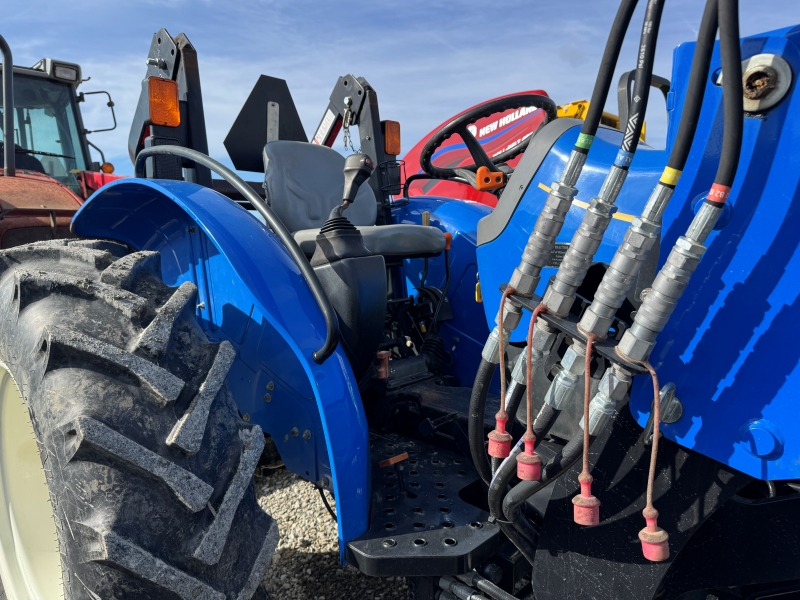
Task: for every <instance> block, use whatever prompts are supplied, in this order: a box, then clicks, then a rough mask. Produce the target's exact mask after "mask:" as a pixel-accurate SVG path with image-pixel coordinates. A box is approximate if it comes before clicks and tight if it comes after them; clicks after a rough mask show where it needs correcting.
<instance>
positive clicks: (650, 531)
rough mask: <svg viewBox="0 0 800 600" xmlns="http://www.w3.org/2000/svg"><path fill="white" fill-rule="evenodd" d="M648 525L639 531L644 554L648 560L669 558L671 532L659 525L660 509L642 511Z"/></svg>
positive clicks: (657, 560)
mask: <svg viewBox="0 0 800 600" xmlns="http://www.w3.org/2000/svg"><path fill="white" fill-rule="evenodd" d="M642 514H643V515H644V520H645V522H646V523H647V526H646V527H645V528H644V529H642V530H641V531H640V532H639V540H640V541H641V542H642V554H644V557H645V558H646V559H647V560H650V561H653V562H662V561H665V560H667V559H668V558H669V534H668V533H667V532H666V531H664V530H663V529H661V527H659V526H658V511H657V510H655V509H653V510H652V512H650V511H648V510H647V509H644V511H642Z"/></svg>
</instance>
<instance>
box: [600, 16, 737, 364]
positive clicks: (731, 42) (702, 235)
mask: <svg viewBox="0 0 800 600" xmlns="http://www.w3.org/2000/svg"><path fill="white" fill-rule="evenodd" d="M717 8H718V16H719V30H720V36H719V37H720V53H721V55H722V73H723V79H722V98H723V111H724V115H723V117H724V118H723V126H724V130H723V134H722V150H721V152H720V162H719V166H718V168H717V175H716V177H715V179H714V184H713V185H712V186H711V191H710V192H709V193H708V195H707V196H706V199H705V201H704V202H703V204H702V205H701V206H700V209H699V210H698V211H697V214H695V216H694V218H693V219H692V222H691V224H690V225H689V228H688V229H687V231H686V233H685V235H683V236H681V237H680V238H678V240H677V241H676V242H675V245H674V246H673V247H672V250H671V251H670V253H669V256H668V257H667V260H666V263H665V264H664V266H663V267H662V268H661V270H660V271H659V273H658V275H657V276H656V279H655V281H653V285H652V287H651V289H650V291H649V292H648V294H647V296H646V297H645V299H644V301H643V302H642V305H641V306H640V307H639V310H638V311H637V312H636V317H635V318H634V320H633V325H631V327H630V329H628V330H627V331H625V334H624V335H623V336H622V339H621V340H620V343H619V345H618V346H617V352H618V353H619V354H621V355H622V356H624V357H627V358H629V359H631V360H633V361H637V362H640V361H644V360H645V359H646V358H647V357H648V356H650V352H651V351H652V349H653V347H654V346H655V344H656V338H657V337H658V334H659V333H661V331H662V330H663V329H664V327H666V325H667V322H668V321H669V319H670V317H671V316H672V313H673V311H674V310H675V308H676V307H677V305H678V301H679V300H680V299H681V297H682V296H683V293H684V291H685V290H686V288H687V286H688V284H689V280H690V279H691V277H692V274H693V273H694V271H695V269H697V266H698V265H699V263H700V260H701V259H702V257H703V254H705V251H706V247H705V245H704V244H705V241H706V239H707V238H708V236H709V234H710V233H711V231H712V230H713V229H714V226H715V225H716V223H717V219H718V218H719V215H720V214H721V213H722V209H723V207H724V205H725V202H726V201H727V199H728V195H729V194H730V190H731V185H732V184H733V181H734V178H735V177H736V170H737V167H738V162H739V155H740V153H741V146H742V134H743V129H744V125H743V121H744V98H743V93H742V92H743V90H742V77H741V70H742V68H741V50H740V47H739V17H738V8H739V5H738V1H737V0H724V1H723V2H719V4H718V7H717ZM595 297H596V296H595Z"/></svg>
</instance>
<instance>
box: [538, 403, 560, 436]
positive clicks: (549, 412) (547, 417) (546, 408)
mask: <svg viewBox="0 0 800 600" xmlns="http://www.w3.org/2000/svg"><path fill="white" fill-rule="evenodd" d="M560 414H561V411H560V410H557V409H555V408H553V407H552V406H550V405H549V404H547V403H545V404H542V408H540V409H539V414H537V415H536V420H535V421H534V422H533V434H534V435H535V436H536V446H538V445H539V444H540V443H541V441H542V440H543V439H544V438H545V437H546V436H547V434H548V433H550V428H551V427H553V425H554V424H555V422H556V419H558V415H560Z"/></svg>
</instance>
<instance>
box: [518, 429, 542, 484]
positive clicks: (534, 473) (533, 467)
mask: <svg viewBox="0 0 800 600" xmlns="http://www.w3.org/2000/svg"><path fill="white" fill-rule="evenodd" d="M524 441H525V449H524V450H523V451H522V452H520V453H519V454H518V455H517V477H519V478H520V479H521V480H522V481H539V480H540V479H541V478H542V459H541V457H540V456H539V455H538V454H536V451H535V450H534V449H533V447H534V444H535V443H536V440H535V439H525V440H524Z"/></svg>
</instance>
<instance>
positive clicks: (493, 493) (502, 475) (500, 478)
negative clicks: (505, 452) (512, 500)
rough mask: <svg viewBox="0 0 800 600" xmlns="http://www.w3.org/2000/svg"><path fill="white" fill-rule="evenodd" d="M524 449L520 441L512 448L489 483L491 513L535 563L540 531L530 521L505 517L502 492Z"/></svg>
mask: <svg viewBox="0 0 800 600" xmlns="http://www.w3.org/2000/svg"><path fill="white" fill-rule="evenodd" d="M521 450H522V444H521V443H518V444H517V445H516V446H515V447H514V448H513V449H512V450H511V454H510V455H509V456H508V458H507V459H505V460H504V461H503V462H502V464H501V466H500V468H499V469H498V471H497V473H496V474H495V476H494V477H493V478H492V481H491V483H490V485H489V514H490V515H491V516H492V517H494V519H495V522H496V523H497V524H498V525H499V527H500V530H501V531H502V532H503V533H504V534H505V536H506V537H507V538H508V539H509V540H511V543H512V544H514V545H515V546H516V547H517V548H518V549H519V551H520V552H522V555H523V556H524V557H525V558H526V559H527V561H528V562H530V563H531V564H533V559H534V555H535V554H536V543H537V541H538V537H539V532H538V531H536V530H535V529H534V527H533V524H532V523H530V522H529V523H528V524H527V525H528V527H527V528H525V526H524V525H523V526H519V525H515V524H513V523H511V522H507V521H505V520H504V519H503V503H502V499H503V496H502V492H503V491H505V489H506V488H507V487H508V486H509V484H510V483H511V480H512V479H513V478H514V474H515V473H516V468H517V460H516V457H517V454H519V453H520V451H521Z"/></svg>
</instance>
